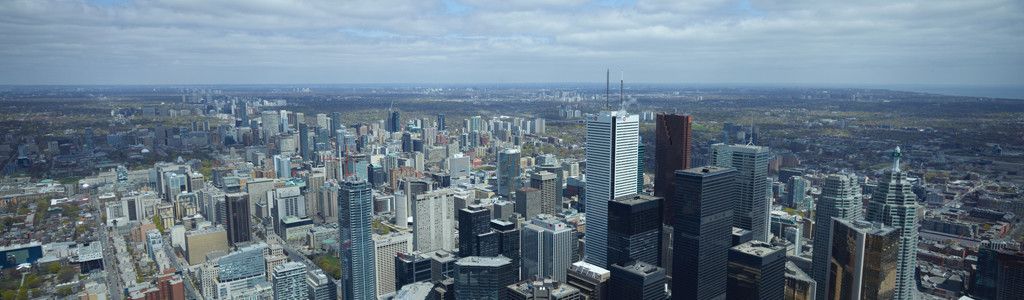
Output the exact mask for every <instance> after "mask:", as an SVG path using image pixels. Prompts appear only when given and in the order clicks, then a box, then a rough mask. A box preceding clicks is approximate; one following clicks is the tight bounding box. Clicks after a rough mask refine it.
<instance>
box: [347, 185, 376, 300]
mask: <svg viewBox="0 0 1024 300" xmlns="http://www.w3.org/2000/svg"><path fill="white" fill-rule="evenodd" d="M338 209H339V210H340V211H341V213H340V214H339V215H338V233H339V235H340V236H339V239H338V241H339V242H340V243H341V247H340V250H339V252H340V256H341V265H342V268H343V270H342V271H341V284H342V287H341V289H342V294H343V296H344V297H343V298H344V299H353V300H372V299H376V298H377V295H376V294H377V293H376V292H377V288H376V286H377V284H376V280H375V279H376V276H377V274H376V269H375V266H374V265H375V264H374V258H375V257H374V252H375V251H374V244H373V242H372V241H371V237H370V218H371V216H372V215H373V189H371V188H370V184H369V183H367V182H366V181H365V180H359V181H344V182H341V183H340V190H339V191H338Z"/></svg>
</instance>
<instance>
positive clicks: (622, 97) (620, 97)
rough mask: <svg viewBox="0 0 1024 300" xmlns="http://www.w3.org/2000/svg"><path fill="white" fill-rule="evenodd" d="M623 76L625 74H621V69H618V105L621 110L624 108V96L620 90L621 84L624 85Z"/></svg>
mask: <svg viewBox="0 0 1024 300" xmlns="http://www.w3.org/2000/svg"><path fill="white" fill-rule="evenodd" d="M623 76H625V75H623V74H622V71H619V106H621V107H622V110H626V96H625V94H624V93H623V92H622V86H623V85H624V82H625V81H624V80H623Z"/></svg>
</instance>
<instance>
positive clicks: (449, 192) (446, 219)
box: [412, 189, 458, 252]
mask: <svg viewBox="0 0 1024 300" xmlns="http://www.w3.org/2000/svg"><path fill="white" fill-rule="evenodd" d="M412 211H413V243H414V244H415V245H414V246H415V247H414V248H415V249H416V251H421V252H431V251H436V250H445V251H454V250H455V249H458V245H457V244H456V242H455V237H456V234H455V191H454V190H453V189H438V190H434V191H429V192H424V193H422V194H419V195H416V196H415V198H414V199H413V201H412Z"/></svg>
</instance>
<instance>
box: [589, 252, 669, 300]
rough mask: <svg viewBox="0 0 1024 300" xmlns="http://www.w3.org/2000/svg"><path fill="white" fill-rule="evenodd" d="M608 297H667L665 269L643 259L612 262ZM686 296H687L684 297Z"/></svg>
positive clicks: (652, 298)
mask: <svg viewBox="0 0 1024 300" xmlns="http://www.w3.org/2000/svg"><path fill="white" fill-rule="evenodd" d="M611 274H612V278H611V280H610V281H609V283H608V290H609V291H610V293H609V297H608V299H644V300H660V299H667V298H668V293H666V292H665V282H666V280H667V279H666V277H665V269H662V268H659V267H658V266H656V265H653V264H649V263H645V262H642V261H634V262H631V263H628V264H625V265H620V264H612V268H611ZM682 298H686V297H682Z"/></svg>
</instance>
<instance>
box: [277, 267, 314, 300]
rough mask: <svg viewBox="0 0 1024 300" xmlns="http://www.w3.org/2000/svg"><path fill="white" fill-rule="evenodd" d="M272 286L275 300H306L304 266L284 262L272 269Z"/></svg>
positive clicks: (307, 296)
mask: <svg viewBox="0 0 1024 300" xmlns="http://www.w3.org/2000/svg"><path fill="white" fill-rule="evenodd" d="M272 284H273V286H274V299H275V300H307V299H308V298H309V295H308V293H309V291H308V289H307V287H306V266H305V265H303V264H301V263H297V262H286V263H283V264H280V265H277V266H275V267H274V274H273V280H272Z"/></svg>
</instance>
